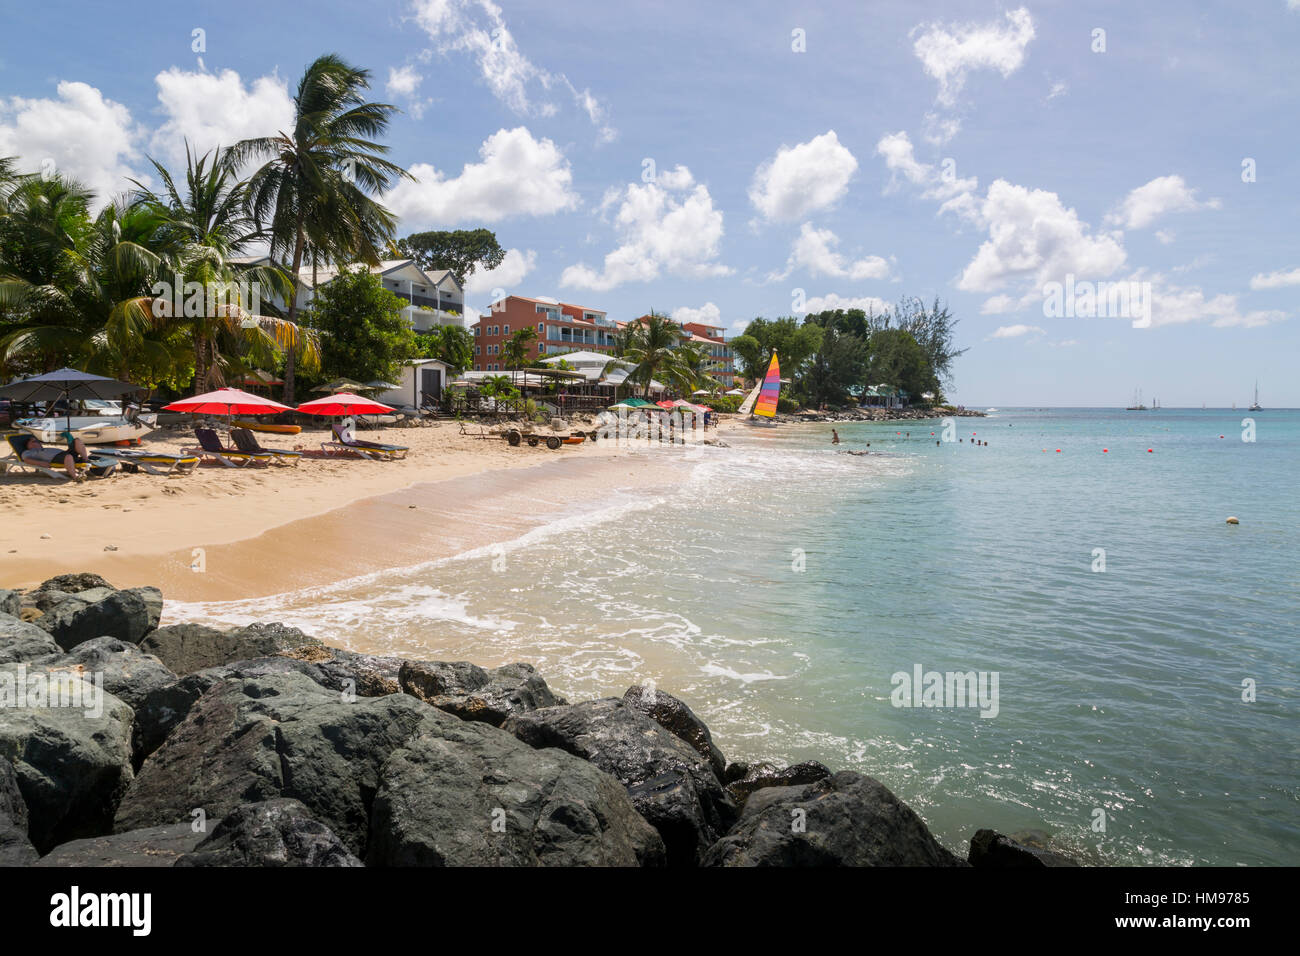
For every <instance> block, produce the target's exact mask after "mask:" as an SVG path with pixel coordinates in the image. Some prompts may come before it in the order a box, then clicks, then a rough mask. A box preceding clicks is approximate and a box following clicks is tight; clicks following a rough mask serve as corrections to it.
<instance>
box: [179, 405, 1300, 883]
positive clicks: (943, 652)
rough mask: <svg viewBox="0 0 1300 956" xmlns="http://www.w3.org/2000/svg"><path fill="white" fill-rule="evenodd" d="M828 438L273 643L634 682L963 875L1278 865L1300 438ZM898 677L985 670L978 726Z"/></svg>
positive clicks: (1212, 431)
mask: <svg viewBox="0 0 1300 956" xmlns="http://www.w3.org/2000/svg"><path fill="white" fill-rule="evenodd" d="M1248 415H1249V416H1250V417H1251V418H1253V419H1254V421H1255V423H1256V435H1255V438H1256V440H1255V441H1251V442H1247V441H1242V435H1243V424H1242V420H1243V419H1244V418H1246V417H1247V416H1248ZM836 427H838V429H839V432H840V436H841V438H842V439H843V442H844V444H843V445H841V446H840V449H835V448H833V447H832V446H831V445H830V444H829V437H830V426H829V425H804V426H786V427H780V428H776V429H771V430H766V429H752V430H751V429H745V430H744V431H743V432H741V433H738V434H737V435H736V436H735V437H734V438H732V437H731V436H730V435H729V436H728V441H730V442H731V443H732V447H731V448H730V449H725V450H715V449H705V450H704V453H703V457H701V458H700V459H699V460H692V461H690V462H688V463H687V464H686V465H685V466H684V471H683V478H682V480H681V482H680V484H679V486H678V487H676V488H675V489H672V490H671V491H669V492H668V493H663V492H662V491H660V490H658V489H656V490H655V491H654V492H653V493H650V492H648V491H647V492H637V491H636V490H631V491H629V492H626V493H622V494H619V495H615V496H613V497H611V498H609V499H608V500H605V501H602V502H601V503H600V506H599V508H597V509H595V510H592V508H590V507H587V508H584V509H575V510H574V511H573V513H572V514H570V515H567V516H565V517H563V518H561V519H558V520H553V521H550V522H549V523H548V524H547V525H545V526H544V527H542V528H539V529H537V530H536V531H534V532H531V533H530V534H529V535H528V536H527V537H526V538H525V539H524V540H522V541H520V542H518V543H516V545H514V546H511V547H509V548H507V549H506V551H505V552H504V557H505V559H506V560H507V561H508V565H509V570H508V572H507V573H504V574H503V573H501V572H500V562H501V561H502V557H503V555H502V553H501V552H493V551H488V550H484V551H481V552H471V553H469V554H466V555H462V556H459V557H456V558H454V559H450V560H441V561H436V562H432V563H430V564H426V565H422V566H420V567H417V568H411V569H405V570H403V571H399V572H393V573H386V574H384V575H380V576H372V577H370V578H368V579H365V580H364V581H361V580H359V581H356V582H345V583H343V584H340V585H337V586H334V587H331V588H326V589H316V590H313V591H310V592H301V593H298V594H293V595H285V596H282V597H281V598H280V599H279V600H278V601H277V602H275V604H274V606H275V609H276V613H275V614H274V615H272V616H274V617H278V618H280V619H283V620H286V621H290V622H292V623H296V624H298V625H299V626H302V627H304V629H308V630H309V631H311V632H312V633H316V634H318V635H319V636H321V637H323V638H326V639H332V640H335V641H339V642H341V643H347V641H348V635H349V633H350V632H353V633H354V632H355V628H356V627H357V626H359V625H360V624H361V622H363V621H364V626H365V627H366V628H367V629H368V631H369V635H370V640H369V641H368V645H369V646H368V647H367V649H373V648H374V646H375V645H376V644H378V645H379V646H381V647H382V648H385V649H390V650H392V651H393V652H395V653H404V654H410V653H417V654H425V655H426V656H435V654H436V656H439V657H444V658H450V657H459V658H466V659H470V660H498V659H501V660H504V659H516V658H518V659H525V660H531V661H533V662H535V663H536V664H537V665H538V667H539V668H540V669H541V670H542V672H543V673H544V674H545V675H546V676H547V677H548V679H550V680H551V682H552V683H553V684H556V685H558V686H559V688H560V689H561V691H562V692H564V693H566V694H568V695H569V696H570V697H571V698H583V697H590V696H598V695H609V694H621V693H622V692H623V690H624V689H625V688H626V687H628V686H629V685H631V684H633V683H642V682H647V681H652V682H654V683H655V684H656V686H658V687H660V688H662V689H664V690H668V691H670V692H672V693H675V694H678V695H679V696H681V697H683V698H685V699H686V700H687V701H688V702H690V703H691V705H692V706H693V707H694V708H695V709H696V710H697V711H698V712H699V713H700V714H701V715H702V716H703V717H704V718H705V719H706V720H707V722H708V723H709V725H710V727H711V728H712V729H713V731H714V734H715V736H716V738H717V739H718V742H719V744H720V745H721V747H722V748H723V750H724V752H725V753H726V754H727V755H728V756H729V757H730V758H732V759H756V758H764V757H768V758H777V759H780V760H784V761H795V760H804V759H816V760H821V761H822V762H824V763H826V764H828V765H830V766H831V767H832V768H834V769H839V768H853V769H857V770H860V771H862V772H865V773H869V774H871V775H873V776H875V777H877V778H879V779H881V780H882V781H884V782H885V783H886V784H888V785H889V786H890V787H891V788H892V789H893V790H894V791H895V792H897V793H898V794H899V795H900V796H901V797H902V798H903V799H905V800H907V801H908V802H909V803H911V804H912V805H913V806H914V807H915V808H916V809H917V810H918V812H920V813H921V815H922V816H923V817H924V818H925V819H926V821H927V823H928V824H929V825H930V826H931V828H932V829H933V830H934V832H935V833H936V835H937V836H938V837H939V838H940V840H942V841H943V842H944V843H945V844H947V845H948V846H950V847H952V848H953V849H954V850H958V851H959V852H960V851H963V850H964V844H965V841H967V840H968V839H969V838H970V836H971V835H972V834H973V833H974V831H975V830H976V829H978V828H980V827H993V828H996V829H999V830H1002V831H1003V832H1013V831H1016V830H1021V829H1026V828H1038V829H1043V830H1047V831H1048V832H1049V833H1051V834H1052V837H1053V839H1054V840H1055V841H1057V842H1058V843H1060V844H1061V845H1062V846H1064V847H1066V848H1068V849H1069V850H1071V851H1073V852H1075V853H1077V854H1079V855H1080V856H1081V857H1084V858H1086V859H1088V860H1091V861H1095V862H1117V863H1132V864H1247V865H1260V864H1291V865H1294V864H1296V863H1300V795H1298V793H1297V777H1298V773H1297V771H1300V733H1298V732H1297V731H1298V729H1300V719H1298V718H1300V666H1298V665H1297V654H1296V642H1297V633H1298V632H1300V547H1298V546H1297V537H1296V535H1297V529H1298V528H1300V506H1298V505H1297V500H1296V494H1295V488H1296V475H1297V473H1298V472H1300V413H1297V412H1296V411H1263V412H1257V413H1253V414H1251V413H1246V412H1242V411H1229V410H1209V411H1205V410H1175V409H1160V410H1158V411H1148V412H1125V411H1116V410H1106V409H1052V410H1026V409H1006V410H1001V411H996V412H993V413H992V414H991V415H990V416H989V417H988V418H984V419H956V420H955V422H954V428H955V431H956V434H957V435H959V436H960V437H961V438H963V439H964V441H962V442H960V443H957V442H952V443H943V444H940V445H938V446H936V445H935V440H936V438H939V437H941V436H942V434H943V428H942V425H941V424H940V423H939V422H893V423H870V424H868V423H854V424H841V425H838V426H836ZM932 431H933V432H935V433H936V434H935V435H934V436H933V437H932V436H931V432H932ZM900 432H901V433H903V434H898V433H900ZM908 432H910V436H909V435H907V434H906V433H908ZM972 433H976V434H975V435H974V436H973V435H972ZM1220 435H1222V436H1223V437H1222V438H1221V437H1220ZM972 437H977V438H978V439H986V440H987V441H988V442H989V444H988V446H987V447H984V446H972V445H970V444H969V442H970V440H971V438H972ZM868 442H869V443H870V448H869V450H870V451H871V452H872V454H871V455H868V456H850V455H845V454H842V453H841V450H842V449H854V450H865V449H867V443H868ZM1057 448H1059V449H1061V451H1060V452H1059V453H1058V452H1057V451H1056V449H1057ZM1103 448H1105V449H1108V451H1106V452H1103V451H1102V449H1103ZM1148 448H1150V449H1152V451H1151V452H1148V451H1147V449H1148ZM1228 515H1236V516H1238V517H1239V518H1240V519H1241V524H1240V525H1239V526H1235V527H1231V526H1228V525H1226V524H1225V522H1224V519H1225V518H1226V517H1227V516H1228ZM1095 549H1104V552H1105V555H1104V559H1105V569H1104V571H1103V570H1094V567H1095V566H1098V560H1097V555H1096V554H1095ZM494 560H495V561H497V562H498V566H497V567H495V568H494V565H493V562H494ZM186 614H188V616H192V617H196V618H197V617H217V618H225V619H229V620H232V621H234V620H239V621H242V620H248V619H252V618H254V617H260V618H262V619H266V618H267V616H268V602H267V601H266V600H259V601H257V602H255V604H254V603H249V604H229V605H207V606H190V607H188V608H185V609H182V616H185V615H186ZM916 665H920V666H921V667H922V669H923V670H925V671H932V670H933V671H940V672H946V671H959V672H966V671H977V672H981V671H982V672H996V673H997V675H998V680H999V684H998V695H999V696H998V712H997V715H996V716H995V717H992V718H984V717H981V716H980V711H979V710H978V709H974V708H969V707H926V708H920V707H913V708H904V707H896V706H894V703H893V701H892V700H891V691H892V690H893V685H892V683H891V675H893V674H894V673H896V672H899V671H902V672H906V673H908V674H910V673H911V672H912V670H913V668H914V667H915V666H916ZM1247 680H1249V681H1253V682H1254V687H1255V695H1256V699H1255V700H1254V701H1253V702H1246V701H1243V699H1242V696H1243V681H1247ZM1099 819H1104V823H1105V831H1104V832H1098V831H1097V829H1096V827H1097V826H1098V823H1097V821H1098V820H1099Z"/></svg>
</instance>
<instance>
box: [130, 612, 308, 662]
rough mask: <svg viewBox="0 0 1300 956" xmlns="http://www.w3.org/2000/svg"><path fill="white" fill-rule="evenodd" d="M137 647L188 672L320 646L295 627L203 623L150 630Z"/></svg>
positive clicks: (174, 625)
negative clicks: (222, 628)
mask: <svg viewBox="0 0 1300 956" xmlns="http://www.w3.org/2000/svg"><path fill="white" fill-rule="evenodd" d="M140 647H141V649H143V650H145V651H147V652H148V653H150V654H153V655H155V656H157V657H158V658H159V659H160V660H161V661H162V662H163V663H164V664H166V665H167V666H168V667H170V668H171V669H172V670H173V671H175V672H176V673H177V674H192V673H194V672H195V671H201V670H203V669H204V668H208V667H219V666H221V665H222V664H230V663H233V662H234V661H244V660H251V659H252V658H255V657H269V656H271V655H274V654H281V653H284V652H287V651H293V650H298V649H302V648H305V647H317V648H323V647H324V645H323V644H321V642H320V641H318V640H316V639H315V638H314V637H308V636H307V635H306V634H303V632H302V631H300V630H298V629H297V628H296V627H286V626H285V625H283V624H250V625H248V626H247V627H237V628H234V629H232V630H229V631H219V630H217V629H216V628H213V627H208V626H206V625H204V624H172V625H168V626H167V627H160V628H158V629H156V630H154V631H153V632H152V633H150V634H149V636H148V637H146V638H145V639H144V640H143V641H141V642H140Z"/></svg>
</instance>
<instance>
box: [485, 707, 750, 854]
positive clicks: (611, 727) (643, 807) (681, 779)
mask: <svg viewBox="0 0 1300 956" xmlns="http://www.w3.org/2000/svg"><path fill="white" fill-rule="evenodd" d="M502 727H503V729H505V730H507V731H509V732H510V733H512V734H514V735H515V736H516V737H518V738H519V739H520V740H522V741H523V742H524V743H526V744H529V745H530V746H533V747H556V748H559V749H560V750H564V751H566V752H568V753H571V754H573V755H574V756H576V757H581V758H582V759H584V760H589V761H591V762H592V763H593V764H595V765H596V766H597V767H599V768H600V769H601V770H604V771H605V772H606V773H609V774H611V775H612V776H614V777H615V778H616V779H617V780H618V781H619V782H620V783H622V784H623V786H625V787H626V788H627V791H628V796H630V797H631V798H632V805H633V806H635V807H636V809H637V812H638V813H640V814H641V815H642V816H643V817H645V818H646V820H648V821H649V822H650V824H651V825H652V826H653V827H654V828H655V829H656V830H658V831H659V835H660V836H661V837H663V841H664V847H665V849H666V851H667V854H668V865H669V866H692V865H694V864H695V863H696V861H697V860H698V859H699V856H700V854H701V853H703V852H704V851H705V850H706V849H708V847H709V846H710V845H711V844H712V843H713V842H714V841H715V840H717V839H718V837H720V836H721V835H722V834H723V833H726V832H727V830H728V829H730V827H731V824H732V823H733V822H734V821H735V819H736V807H735V804H734V803H733V802H732V799H731V797H730V796H729V795H728V794H727V792H726V790H724V789H723V787H722V784H721V783H720V782H719V780H718V778H717V777H716V776H715V775H714V773H713V768H712V766H711V763H710V761H709V760H708V759H707V758H705V757H703V756H702V755H701V754H700V753H698V752H697V751H696V750H695V748H694V747H692V746H691V745H690V744H688V743H686V742H685V741H684V740H681V739H680V738H679V737H677V736H675V735H674V734H672V733H671V732H669V731H668V730H666V729H665V728H664V727H662V726H660V725H659V724H658V723H656V722H655V721H653V720H651V719H650V718H649V717H646V716H645V715H644V714H642V713H640V712H639V711H637V710H635V709H633V708H631V707H629V706H627V705H626V704H624V702H623V701H622V700H619V699H617V698H609V699H605V700H593V701H586V702H584V703H580V704H573V705H569V706H563V707H546V708H542V709H541V710H535V711H532V712H530V713H523V714H516V715H515V716H513V717H511V718H510V719H509V720H507V721H506V722H505V723H504V724H503V725H502Z"/></svg>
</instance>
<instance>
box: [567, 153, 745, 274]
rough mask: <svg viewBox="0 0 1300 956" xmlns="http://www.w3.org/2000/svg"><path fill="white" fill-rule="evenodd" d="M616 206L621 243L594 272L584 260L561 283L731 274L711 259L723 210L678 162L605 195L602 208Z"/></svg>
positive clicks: (720, 231) (719, 236) (715, 252)
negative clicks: (647, 179) (653, 177)
mask: <svg viewBox="0 0 1300 956" xmlns="http://www.w3.org/2000/svg"><path fill="white" fill-rule="evenodd" d="M616 203H617V204H618V212H617V213H616V215H615V217H614V225H615V227H616V228H617V230H618V231H619V233H620V245H619V247H618V248H617V249H615V250H614V251H613V252H611V253H609V254H608V255H606V256H605V261H604V266H603V268H602V269H601V270H600V271H597V270H595V269H593V268H591V267H590V266H588V265H586V264H585V263H578V264H577V265H572V266H569V267H568V268H567V269H565V270H564V272H563V273H562V274H561V276H560V284H561V285H565V286H572V287H576V288H582V289H592V290H595V291H597V292H605V291H608V290H610V289H612V288H614V287H615V286H618V285H622V284H623V283H625V282H649V281H651V280H653V279H657V278H659V277H660V276H661V275H665V274H666V275H672V276H678V277H684V278H693V279H698V278H707V277H716V276H725V275H730V274H731V271H732V270H731V269H729V268H728V267H726V266H724V265H722V264H721V263H718V262H717V261H715V260H716V259H717V257H718V253H719V244H720V243H721V241H722V234H723V228H722V212H721V211H720V210H718V209H715V208H714V207H713V198H712V197H711V196H710V195H709V191H708V189H707V188H705V187H704V186H703V185H698V184H696V183H695V180H694V177H692V176H691V174H690V170H688V169H687V168H686V167H685V166H678V167H677V168H676V169H674V170H672V171H670V172H669V173H667V174H661V175H660V176H659V177H658V181H657V182H652V183H644V184H639V183H629V184H628V185H627V186H626V187H625V188H624V189H622V190H617V189H611V190H610V191H609V192H607V193H606V194H605V199H604V201H603V202H602V204H601V206H602V209H609V208H611V207H613V206H614V205H615V204H616Z"/></svg>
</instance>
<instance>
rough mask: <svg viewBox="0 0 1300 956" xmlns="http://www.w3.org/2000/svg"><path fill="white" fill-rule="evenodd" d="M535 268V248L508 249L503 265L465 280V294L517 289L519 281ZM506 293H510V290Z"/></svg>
mask: <svg viewBox="0 0 1300 956" xmlns="http://www.w3.org/2000/svg"><path fill="white" fill-rule="evenodd" d="M535 268H537V253H536V252H535V251H534V250H532V249H529V250H528V251H527V252H521V251H520V250H518V249H507V250H506V255H505V258H504V259H502V260H501V265H499V266H497V267H496V268H495V269H489V270H487V271H486V272H473V273H471V274H470V277H469V278H468V279H466V280H465V294H466V295H478V294H480V293H484V292H488V293H490V292H491V291H492V290H493V289H506V290H510V289H517V288H518V287H519V283H521V282H523V281H524V276H526V275H528V273H530V272H532V271H533V270H534V269H535ZM506 294H507V295H509V294H510V293H509V291H507V292H506Z"/></svg>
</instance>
